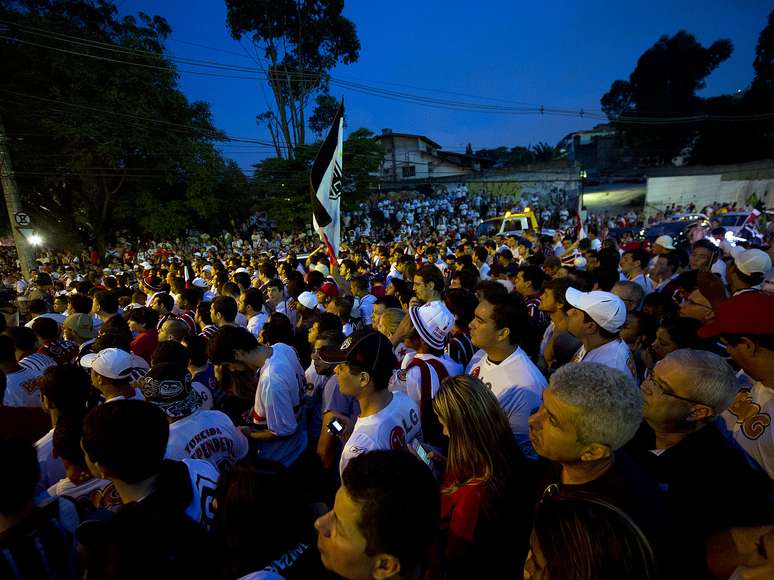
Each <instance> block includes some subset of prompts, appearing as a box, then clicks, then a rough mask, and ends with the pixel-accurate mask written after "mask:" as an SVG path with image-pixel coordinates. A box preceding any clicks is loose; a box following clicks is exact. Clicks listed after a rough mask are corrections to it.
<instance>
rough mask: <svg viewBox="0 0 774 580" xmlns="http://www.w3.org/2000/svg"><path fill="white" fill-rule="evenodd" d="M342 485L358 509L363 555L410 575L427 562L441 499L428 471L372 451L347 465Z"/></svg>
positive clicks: (400, 456) (399, 455)
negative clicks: (392, 562) (388, 560)
mask: <svg viewBox="0 0 774 580" xmlns="http://www.w3.org/2000/svg"><path fill="white" fill-rule="evenodd" d="M342 486H343V487H344V489H346V491H347V493H348V494H349V495H350V497H351V498H352V499H353V500H354V502H355V503H356V504H357V505H358V506H359V507H360V510H361V514H360V518H359V521H358V527H359V528H360V532H361V533H362V534H363V537H365V540H366V548H365V553H366V554H368V555H369V556H374V555H375V554H379V553H386V554H390V555H392V556H394V557H396V558H397V559H398V560H399V561H400V569H401V572H402V573H404V574H405V575H406V576H407V577H409V576H411V575H412V573H413V571H414V570H416V568H417V567H419V566H421V565H423V564H424V563H425V562H426V559H427V556H428V553H429V549H428V548H429V546H430V545H431V544H432V542H433V539H434V537H435V534H436V531H437V529H438V526H439V525H440V494H439V493H438V485H437V484H436V482H435V480H434V479H433V476H432V474H431V472H430V470H429V469H427V467H426V466H425V465H423V464H422V463H421V462H420V461H419V460H418V459H416V458H415V457H412V456H411V455H410V454H409V453H407V452H405V451H399V450H394V451H371V452H369V453H364V454H362V455H358V456H356V457H353V458H352V459H351V460H350V461H349V463H347V466H346V468H345V469H344V473H343V474H342ZM406 513H410V514H412V520H411V525H410V526H406V525H405V518H404V515H403V514H406Z"/></svg>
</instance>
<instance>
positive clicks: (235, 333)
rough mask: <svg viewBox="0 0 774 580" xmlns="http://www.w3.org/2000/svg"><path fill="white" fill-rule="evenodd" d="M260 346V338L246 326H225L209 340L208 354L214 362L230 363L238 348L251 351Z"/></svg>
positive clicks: (233, 359)
mask: <svg viewBox="0 0 774 580" xmlns="http://www.w3.org/2000/svg"><path fill="white" fill-rule="evenodd" d="M256 348H258V339H256V338H255V337H254V336H253V335H252V333H251V332H249V331H248V330H247V329H246V328H241V327H238V326H224V327H223V328H221V329H219V330H218V331H217V332H216V333H214V334H213V335H212V336H210V338H209V339H208V340H207V355H208V356H209V358H210V361H211V362H212V364H216V365H217V364H221V363H230V362H234V361H235V360H236V359H235V357H234V353H235V352H236V351H237V350H242V351H245V352H249V351H251V350H253V349H256Z"/></svg>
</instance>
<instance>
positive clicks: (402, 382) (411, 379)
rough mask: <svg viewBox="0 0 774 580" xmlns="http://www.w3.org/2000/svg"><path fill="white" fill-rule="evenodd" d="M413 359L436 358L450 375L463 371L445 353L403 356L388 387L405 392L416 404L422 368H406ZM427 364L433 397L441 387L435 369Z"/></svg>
mask: <svg viewBox="0 0 774 580" xmlns="http://www.w3.org/2000/svg"><path fill="white" fill-rule="evenodd" d="M414 359H421V360H431V359H433V360H437V361H438V362H440V363H441V364H442V365H443V366H444V367H445V368H446V371H447V372H448V373H449V376H450V377H453V376H456V375H461V374H462V373H463V372H464V371H465V369H464V368H463V366H462V365H461V364H459V363H457V362H455V361H453V360H452V359H450V358H449V357H448V356H446V355H444V356H443V357H437V356H433V355H432V354H415V355H414V356H413V357H412V358H407V357H404V358H403V360H402V361H401V365H400V368H401V370H399V371H396V372H395V373H393V375H392V377H391V378H390V385H389V389H390V390H391V391H393V392H396V391H400V392H401V393H406V394H407V395H408V396H409V397H411V398H412V399H413V400H414V401H415V402H416V403H417V404H419V403H420V402H421V400H422V370H421V369H420V368H419V367H412V368H410V369H409V370H406V367H407V366H408V365H409V364H410V363H411V362H412V361H413V360H414ZM427 366H428V369H429V370H430V394H431V396H432V397H435V394H436V393H437V392H438V389H440V388H441V381H440V379H439V377H438V373H436V372H435V369H434V368H433V367H432V366H430V364H428V365H427Z"/></svg>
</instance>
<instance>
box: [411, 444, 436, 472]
mask: <svg viewBox="0 0 774 580" xmlns="http://www.w3.org/2000/svg"><path fill="white" fill-rule="evenodd" d="M411 446H412V447H413V448H414V451H416V452H417V455H418V456H419V458H420V459H421V460H422V461H423V462H424V463H425V465H427V466H428V467H430V468H432V467H433V460H432V459H430V458H429V457H428V456H427V451H425V448H424V447H423V446H422V444H421V443H420V442H419V441H418V440H417V439H414V440H413V441H412V442H411Z"/></svg>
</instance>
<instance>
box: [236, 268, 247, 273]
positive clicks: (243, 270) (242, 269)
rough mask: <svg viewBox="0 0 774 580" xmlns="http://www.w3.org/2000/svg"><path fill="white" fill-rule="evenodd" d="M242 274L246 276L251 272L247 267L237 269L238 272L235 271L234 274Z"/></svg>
mask: <svg viewBox="0 0 774 580" xmlns="http://www.w3.org/2000/svg"><path fill="white" fill-rule="evenodd" d="M242 272H244V273H245V274H249V272H248V271H247V268H245V267H241V268H237V269H236V270H234V274H241V273H242Z"/></svg>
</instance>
